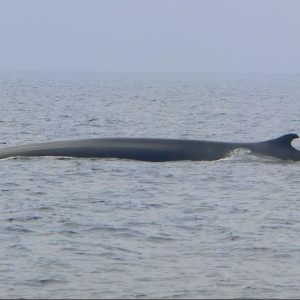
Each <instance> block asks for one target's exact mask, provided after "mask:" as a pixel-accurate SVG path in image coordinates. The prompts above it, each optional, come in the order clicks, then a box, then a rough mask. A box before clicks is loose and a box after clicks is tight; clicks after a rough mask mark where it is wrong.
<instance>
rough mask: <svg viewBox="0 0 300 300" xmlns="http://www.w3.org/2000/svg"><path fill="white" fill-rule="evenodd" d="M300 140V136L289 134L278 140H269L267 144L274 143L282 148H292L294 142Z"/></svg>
mask: <svg viewBox="0 0 300 300" xmlns="http://www.w3.org/2000/svg"><path fill="white" fill-rule="evenodd" d="M297 138H299V136H298V135H297V134H295V133H288V134H285V135H283V136H280V137H279V138H277V139H273V140H269V141H267V143H274V144H277V145H281V146H289V147H291V143H292V140H294V139H297Z"/></svg>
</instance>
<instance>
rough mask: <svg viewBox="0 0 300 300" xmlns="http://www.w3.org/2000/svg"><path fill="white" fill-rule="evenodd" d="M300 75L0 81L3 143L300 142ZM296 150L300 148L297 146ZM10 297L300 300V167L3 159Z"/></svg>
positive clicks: (257, 161)
mask: <svg viewBox="0 0 300 300" xmlns="http://www.w3.org/2000/svg"><path fill="white" fill-rule="evenodd" d="M299 100H300V75H297V74H213V73H212V74H201V73H74V72H73V73H72V72H70V73H67V72H66V73H63V72H61V73H59V72H57V73H55V72H53V73H51V72H48V73H42V72H41V73H39V72H23V73H22V72H15V73H9V72H6V73H0V137H1V138H0V144H1V145H0V146H1V147H5V146H8V145H17V144H24V143H34V142H43V141H55V140H63V139H82V138H98V137H153V138H155V137H158V138H181V139H204V140H216V141H228V142H255V141H263V140H267V139H272V138H276V137H278V136H280V135H282V134H286V133H290V132H295V133H300V121H299V120H300V118H299V114H300V109H299ZM293 145H294V146H295V147H298V148H300V146H299V145H300V144H299V142H297V141H295V142H293ZM0 165H1V167H0V241H1V246H0V296H1V298H129V297H130V298H187V297H189V298H241V297H243V298H248V297H251V298H298V297H299V294H300V286H299V282H300V241H299V237H300V193H299V192H300V164H299V163H298V162H285V161H281V160H278V159H275V158H270V157H263V156H257V155H254V154H252V153H250V152H249V151H246V150H242V149H241V150H237V151H234V152H233V153H231V154H230V155H229V156H228V157H227V158H225V159H222V160H219V161H212V162H205V161H204V162H191V161H179V162H164V163H150V162H140V161H131V160H118V159H82V158H81V159H77V158H53V157H52V158H50V157H42V158H22V157H20V158H10V159H4V160H1V161H0Z"/></svg>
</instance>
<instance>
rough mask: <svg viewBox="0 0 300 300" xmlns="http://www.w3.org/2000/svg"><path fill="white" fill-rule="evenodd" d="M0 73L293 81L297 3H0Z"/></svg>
mask: <svg viewBox="0 0 300 300" xmlns="http://www.w3.org/2000/svg"><path fill="white" fill-rule="evenodd" d="M0 38H1V42H0V70H77V71H80V70H82V71H197V72H198V71H199V72H297V73H300V0H280V1H279V0H0Z"/></svg>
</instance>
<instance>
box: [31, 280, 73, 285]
mask: <svg viewBox="0 0 300 300" xmlns="http://www.w3.org/2000/svg"><path fill="white" fill-rule="evenodd" d="M67 282H68V281H66V280H61V279H54V278H45V279H30V280H27V281H26V284H27V285H31V286H44V285H52V284H66V283H67Z"/></svg>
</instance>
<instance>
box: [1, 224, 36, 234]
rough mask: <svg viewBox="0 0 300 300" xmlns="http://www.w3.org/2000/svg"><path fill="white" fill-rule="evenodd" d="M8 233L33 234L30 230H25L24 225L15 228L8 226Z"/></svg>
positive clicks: (14, 226)
mask: <svg viewBox="0 0 300 300" xmlns="http://www.w3.org/2000/svg"><path fill="white" fill-rule="evenodd" d="M5 229H6V230H8V231H16V232H24V233H30V232H33V231H32V230H30V229H27V228H25V227H24V226H22V225H13V226H8V227H6V228H5Z"/></svg>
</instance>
